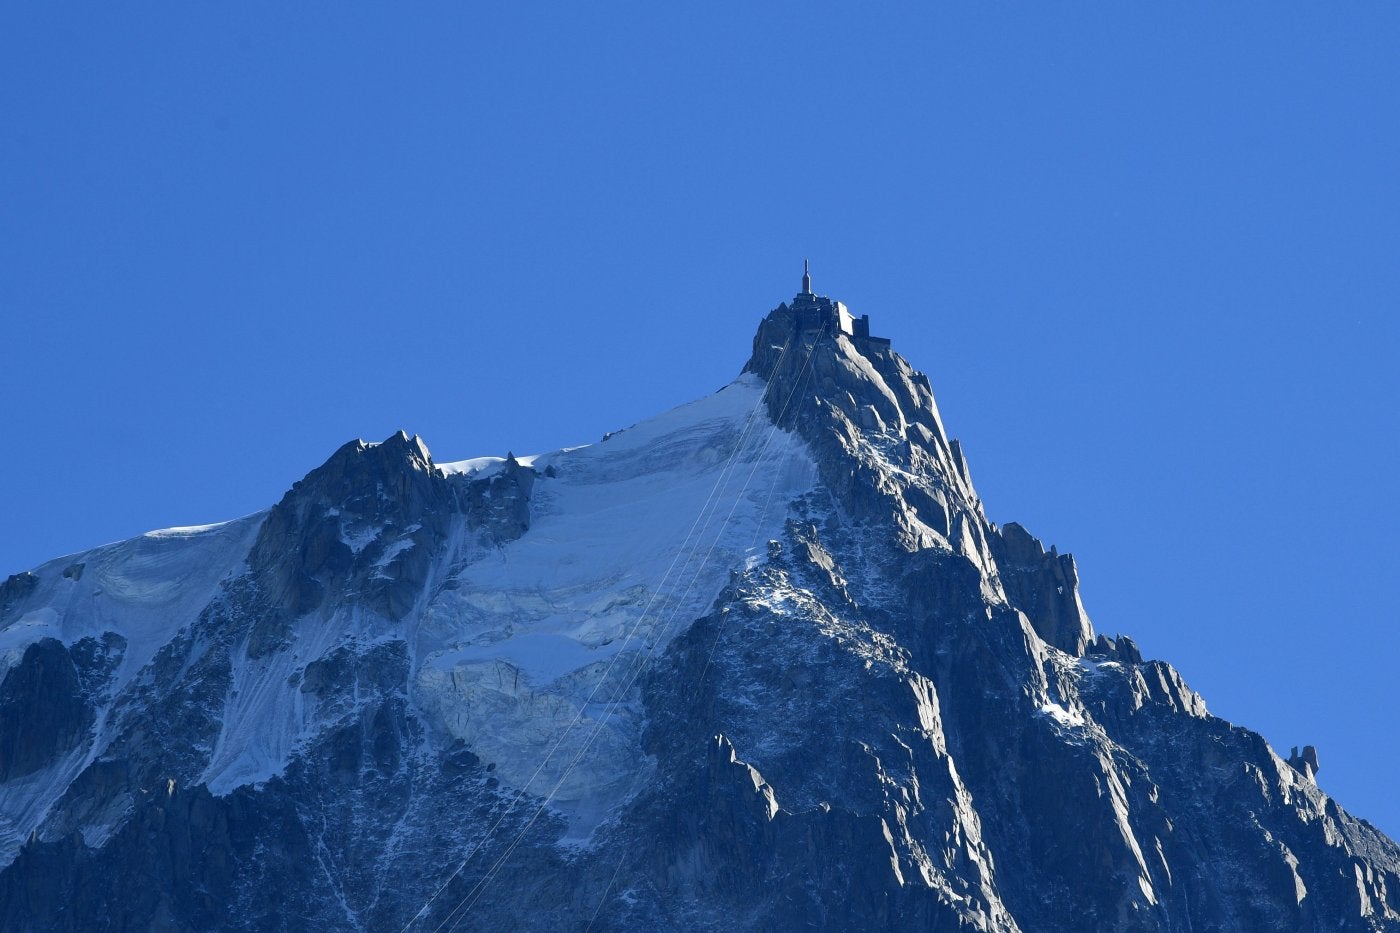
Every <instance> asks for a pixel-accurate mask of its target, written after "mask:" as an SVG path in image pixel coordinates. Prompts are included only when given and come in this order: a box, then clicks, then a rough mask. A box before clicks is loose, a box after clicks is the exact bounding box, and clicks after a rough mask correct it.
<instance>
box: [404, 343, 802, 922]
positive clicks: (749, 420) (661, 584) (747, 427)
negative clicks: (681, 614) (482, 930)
mask: <svg viewBox="0 0 1400 933" xmlns="http://www.w3.org/2000/svg"><path fill="white" fill-rule="evenodd" d="M791 345H792V338H789V339H788V341H787V342H786V343H784V344H783V348H782V351H781V352H780V353H779V354H778V361H777V363H775V364H774V368H775V371H776V368H777V366H780V365H781V364H782V361H783V358H784V357H786V356H787V352H788V349H789V348H790V347H791ZM768 389H769V387H768V386H764V390H763V392H761V393H760V394H759V397H758V401H756V402H755V403H754V406H753V408H752V409H750V411H749V413H748V415H747V417H746V418H745V419H744V424H743V427H742V429H741V430H740V432H739V438H738V440H737V441H736V442H735V447H734V450H733V451H731V452H730V455H729V457H728V459H727V460H726V461H725V465H724V467H723V468H722V469H721V470H720V473H719V476H717V477H716V479H715V482H714V485H712V486H711V487H710V492H709V495H708V496H706V498H705V502H704V504H703V505H701V507H700V511H699V512H698V513H697V514H696V516H695V520H694V521H693V522H691V525H690V529H689V530H688V531H687V532H686V534H685V537H684V538H683V539H682V540H681V543H680V545H679V547H678V548H677V550H676V554H675V556H674V557H672V558H671V563H670V565H669V566H667V568H666V572H665V573H664V574H663V575H662V577H661V580H660V581H658V583H657V586H656V589H654V590H653V591H652V593H651V597H650V598H649V599H648V600H647V603H646V606H645V607H644V608H643V609H642V614H641V615H640V616H638V618H637V621H636V622H634V623H633V624H632V626H631V627H630V629H629V630H628V632H627V634H626V636H625V637H624V638H623V642H622V647H621V648H619V649H618V651H617V652H616V653H615V654H614V655H613V657H612V658H611V659H610V660H609V662H608V666H607V667H606V668H605V669H604V671H603V674H602V676H601V677H599V679H598V682H597V683H596V684H595V685H594V687H593V690H592V691H591V692H590V693H589V695H588V697H587V699H585V700H584V702H583V704H582V705H581V706H580V707H579V709H578V711H577V712H576V713H575V714H574V718H573V720H572V721H571V722H570V723H569V725H568V726H566V727H565V729H564V731H563V732H562V733H560V735H559V738H558V739H556V740H555V742H554V744H553V746H551V748H550V749H549V752H548V753H547V754H546V755H545V757H544V760H543V761H541V762H540V764H539V766H538V767H536V768H535V771H534V773H533V774H531V775H530V778H529V780H527V781H526V782H525V783H524V784H523V785H522V786H521V787H520V789H519V790H518V791H517V792H516V795H515V797H514V799H512V800H511V802H510V804H509V805H508V806H507V807H506V809H505V810H504V811H503V812H502V813H501V815H500V816H499V817H497V819H496V821H495V822H494V823H493V824H492V825H491V827H490V828H489V829H488V830H487V831H486V833H485V835H483V836H482V838H481V839H480V840H478V842H477V844H476V845H475V846H473V847H472V849H471V851H470V852H468V853H467V855H466V857H464V858H463V859H462V861H461V862H460V863H458V865H457V867H456V868H455V869H454V870H453V872H452V873H451V874H450V875H448V877H447V880H446V881H444V882H443V883H442V884H441V885H439V886H438V888H437V890H436V891H434V892H433V894H432V896H431V897H429V898H428V900H427V901H426V902H425V903H424V904H423V906H422V907H420V908H419V909H418V911H417V912H416V913H415V914H414V915H413V916H412V917H410V918H409V921H408V923H406V924H404V926H403V930H402V931H400V933H407V931H408V929H409V928H410V927H412V926H413V924H414V923H416V922H417V921H418V920H419V919H420V918H421V917H423V916H424V915H425V913H426V912H427V911H428V909H429V908H430V907H431V906H432V905H433V903H434V902H436V901H437V899H438V898H439V897H440V896H441V895H442V892H443V891H445V890H447V886H448V885H449V884H451V883H452V881H453V880H454V879H455V878H456V877H457V876H458V875H459V874H461V873H462V871H463V869H465V868H466V866H467V864H468V863H469V862H470V861H471V860H472V858H473V857H474V856H475V855H476V853H477V852H478V851H480V850H481V848H482V847H483V846H484V845H485V844H486V843H487V842H488V841H489V840H490V838H491V836H492V835H493V834H494V833H495V831H496V830H497V829H498V828H499V827H500V825H501V823H503V822H504V821H505V819H506V818H507V817H508V816H510V814H511V813H512V812H513V811H514V810H515V807H516V806H517V805H518V804H519V803H520V801H521V800H522V799H523V798H524V796H525V794H526V793H527V792H528V791H529V788H530V786H531V785H532V784H533V783H534V782H535V780H536V778H538V777H539V776H540V774H541V772H543V770H544V768H545V767H546V766H547V765H548V764H549V762H550V761H551V760H552V759H553V757H554V755H555V753H556V752H557V751H558V750H559V748H560V746H561V745H562V744H563V743H564V741H565V740H566V739H567V738H568V736H569V734H570V733H571V732H572V731H573V729H574V727H575V726H577V725H578V723H579V722H580V721H581V720H582V718H583V715H584V712H585V711H586V710H587V709H588V707H589V706H590V705H591V704H592V703H593V700H594V698H595V697H596V696H597V694H598V691H599V690H600V689H602V686H603V684H604V683H606V682H607V679H608V676H609V675H610V674H611V673H612V670H613V667H614V665H616V664H617V662H618V660H619V658H621V657H622V655H623V653H624V652H625V651H626V648H627V645H628V644H630V643H631V641H632V639H633V637H635V636H636V634H637V632H638V631H640V629H641V627H642V624H643V623H644V622H645V621H646V619H647V616H648V615H649V614H650V613H651V607H652V605H653V604H654V603H655V602H656V600H657V599H658V597H659V596H660V594H661V592H662V591H663V590H664V589H665V586H666V582H667V581H668V580H669V579H670V577H671V573H672V571H674V570H675V567H676V562H677V561H679V560H680V557H681V554H682V553H685V551H686V549H687V548H688V547H689V546H690V542H691V538H692V537H694V536H695V534H696V529H697V528H700V534H701V535H703V534H704V531H705V530H706V529H708V527H709V520H710V519H713V517H714V513H713V512H711V514H710V519H706V521H705V523H704V525H703V527H702V526H701V519H702V518H704V517H705V513H706V512H707V511H710V506H711V504H712V503H714V502H715V501H716V500H715V494H716V493H717V492H718V490H719V489H720V487H721V485H722V484H723V483H724V482H725V481H726V479H727V477H728V474H729V472H730V470H731V469H732V467H733V465H734V463H735V462H736V458H737V457H738V455H739V453H740V452H741V451H742V450H743V448H744V446H745V444H746V442H747V439H748V435H749V433H750V431H751V430H752V429H753V425H754V424H756V423H757V422H756V419H755V417H754V416H755V415H757V414H758V410H759V408H760V407H761V406H762V405H763V403H764V401H765V399H766V398H767V396H768ZM697 542H698V539H697ZM693 557H694V553H693V552H692V553H691V555H690V557H687V558H686V561H685V563H684V564H682V565H681V573H682V574H684V572H685V568H686V567H688V566H689V564H690V560H691V558H693ZM702 566H703V565H702ZM687 592H689V590H688V589H687ZM589 744H591V743H589ZM556 789H557V788H556ZM530 822H531V823H533V822H534V820H533V818H532V819H531V821H530ZM529 825H530V824H527V828H528V826H529ZM512 848H513V846H512ZM452 913H456V909H454V910H453V911H452ZM448 916H449V917H450V916H451V914H449V915H448ZM441 928H442V924H441V923H440V924H439V925H438V926H437V927H436V928H435V929H434V933H436V931H437V930H440V929H441Z"/></svg>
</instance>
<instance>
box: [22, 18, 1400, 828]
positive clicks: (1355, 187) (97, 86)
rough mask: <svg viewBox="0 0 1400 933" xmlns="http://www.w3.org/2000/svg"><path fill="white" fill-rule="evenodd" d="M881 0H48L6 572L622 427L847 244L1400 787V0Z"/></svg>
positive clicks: (994, 476) (1311, 717)
mask: <svg viewBox="0 0 1400 933" xmlns="http://www.w3.org/2000/svg"><path fill="white" fill-rule="evenodd" d="M856 6H857V5H855V4H839V5H837V4H830V5H827V4H808V3H803V4H796V3H792V4H787V3H769V4H736V5H727V6H720V5H715V4H698V5H697V4H690V5H684V6H682V5H677V4H657V3H633V4H608V3H604V4H550V5H547V7H548V8H546V5H534V4H457V3H453V4H444V5H432V4H413V5H410V6H404V5H397V6H390V7H384V8H381V9H372V8H368V7H361V6H357V5H354V4H327V3H313V4H294V5H288V4H281V3H278V4H265V5H264V4H257V3H239V4H224V5H215V4H203V3H201V4H187V3H182V4H171V5H169V6H166V7H164V8H161V7H160V6H159V5H158V4H138V5H111V4H102V5H92V6H90V7H86V8H83V7H80V6H78V5H58V4H7V5H5V6H4V7H3V8H2V9H0V114H3V118H0V405H3V409H0V411H3V418H4V421H3V424H4V430H3V432H0V574H8V573H12V572H16V571H18V570H21V569H24V568H27V567H30V566H33V565H35V564H37V563H39V562H41V561H43V560H46V559H48V558H51V557H55V556H58V555H60V554H63V553H67V552H71V551H76V550H80V549H83V548H87V547H91V546H93V545H97V544H100V543H103V542H106V541H110V540H113V539H119V538H123V537H128V536H131V535H134V534H137V533H140V532H142V531H144V530H147V529H149V528H155V527H161V526H167V525H183V524H196V523H204V522H212V521H218V520H221V519H227V518H232V517H235V516H238V515H242V514H246V513H249V512H252V511H255V510H258V509H261V508H264V507H266V506H267V505H269V504H271V503H272V502H274V501H276V500H277V499H278V498H279V497H280V496H281V494H282V492H283V491H284V490H285V489H286V487H288V486H289V485H290V484H291V483H292V482H293V481H295V480H296V479H298V478H300V477H301V476H302V475H303V474H304V473H305V472H306V471H307V470H309V469H311V468H312V467H314V466H316V465H317V464H318V463H320V462H321V461H323V460H324V459H325V458H326V457H327V456H328V455H329V454H330V453H331V452H332V451H333V450H334V449H335V448H336V447H337V446H338V445H340V444H341V443H343V442H344V441H346V440H349V439H352V438H355V437H364V438H367V439H371V440H376V439H382V438H383V437H385V436H387V435H388V434H390V433H392V432H393V431H394V430H396V429H398V428H400V427H403V428H405V429H407V430H408V431H410V432H414V433H419V434H421V435H422V436H423V437H424V438H425V440H426V441H427V442H428V444H429V446H430V447H431V448H432V450H433V451H434V453H435V454H436V455H437V456H438V458H439V459H459V458H463V457H468V456H477V455H486V454H504V453H505V452H506V451H507V450H513V451H515V452H516V453H526V452H537V451H541V450H546V449H552V448H555V447H559V446H563V445H567V444H579V443H587V442H590V441H594V440H596V439H597V438H598V437H599V436H600V435H601V434H602V433H603V432H604V431H607V430H611V429H614V428H617V427H621V426H625V425H627V424H630V423H632V422H634V421H636V420H638V419H640V418H642V417H645V416H647V415H650V414H653V413H655V412H657V411H660V410H662V409H665V408H668V407H670V406H671V405H674V404H677V403H679V402H682V401H685V400H687V399H690V398H693V397H695V396H698V395H701V394H704V393H707V392H710V391H713V390H714V389H716V388H717V387H718V386H720V385H722V384H724V383H725V382H727V381H728V380H729V379H731V378H732V377H733V376H734V375H735V374H736V373H737V371H738V369H739V368H740V366H741V365H742V364H743V362H744V360H745V359H746V358H747V355H748V351H749V342H750V339H751V337H752V334H753V330H754V327H755V325H756V324H757V322H758V320H759V318H760V317H761V316H762V315H763V314H764V313H765V312H766V311H767V310H768V309H769V308H771V307H773V306H774V305H776V304H777V303H778V302H779V301H781V300H784V299H787V298H788V297H790V296H791V295H792V293H793V292H794V291H796V288H797V285H798V281H799V277H800V272H801V264H802V259H803V257H804V256H810V257H811V259H812V263H813V275H814V279H815V285H816V290H817V291H818V292H821V293H825V294H829V295H832V296H833V297H837V298H840V299H842V300H844V301H846V302H847V303H848V304H849V305H850V306H851V307H852V308H853V309H854V310H855V311H856V313H858V314H859V313H868V314H870V315H871V318H872V321H873V324H874V329H875V331H876V333H879V334H883V335H886V336H889V337H891V338H892V339H893V340H894V345H895V347H896V349H898V350H899V351H901V352H902V353H904V354H905V356H907V357H908V358H909V359H910V361H911V362H912V363H913V364H914V365H915V366H916V367H918V368H920V369H923V370H925V371H926V372H928V374H929V376H930V378H931V380H932V383H933V387H934V390H935V392H936V394H937V396H938V398H939V401H940V404H941V406H942V409H943V414H944V417H945V420H946V423H947V425H948V427H949V429H950V431H951V432H952V433H953V434H954V435H955V436H957V437H960V438H961V439H962V440H963V442H964V444H965V446H966V449H967V451H968V455H969V459H970V461H971V464H972V471H973V478H974V481H975V482H976V483H977V485H978V488H979V490H980V492H981V493H982V495H983V497H984V499H985V500H986V501H987V504H988V511H989V514H990V515H991V517H992V518H993V520H995V521H998V522H1006V521H1011V520H1017V521H1021V522H1022V523H1023V524H1025V525H1027V526H1028V527H1029V528H1030V529H1031V530H1032V531H1033V532H1034V533H1036V534H1037V535H1039V536H1041V537H1042V538H1043V539H1044V540H1045V541H1046V543H1047V544H1049V543H1054V544H1056V545H1058V546H1059V547H1060V548H1061V549H1063V550H1069V551H1071V552H1073V553H1075V554H1076V555H1077V557H1078V560H1079V565H1080V571H1081V575H1082V578H1083V583H1084V599H1085V603H1086V605H1087V606H1088V608H1089V611H1090V614H1091V615H1092V616H1093V617H1094V619H1095V622H1096V624H1097V625H1098V627H1099V628H1100V629H1101V630H1104V631H1107V632H1109V633H1113V632H1118V631H1122V632H1127V633H1129V634H1132V635H1134V636H1135V637H1136V638H1137V639H1138V641H1139V643H1140V645H1141V646H1142V648H1143V650H1144V652H1145V653H1146V654H1147V655H1149V656H1154V657H1161V658H1165V659H1167V660H1170V661H1171V662H1173V663H1174V664H1176V665H1177V667H1178V668H1180V670H1181V671H1182V672H1183V673H1184V674H1185V676H1186V678H1187V679H1188V681H1189V682H1190V683H1191V684H1192V685H1193V686H1194V687H1196V688H1197V689H1198V690H1200V691H1201V692H1202V693H1203V694H1204V695H1205V697H1206V700H1207V702H1208V703H1209V704H1210V706H1211V708H1212V710H1214V711H1215V712H1217V713H1219V714H1221V715H1224V716H1226V717H1228V718H1230V719H1233V720H1235V721H1236V722H1239V723H1242V724H1245V725H1248V726H1251V727H1253V728H1256V729H1258V730H1260V731H1262V732H1263V733H1264V735H1265V736H1266V737H1267V738H1268V739H1269V740H1270V741H1271V742H1272V743H1274V745H1275V747H1276V748H1277V749H1279V750H1280V751H1281V752H1283V753H1284V754H1287V751H1288V746H1290V745H1292V744H1302V743H1314V744H1316V745H1317V746H1318V749H1319V752H1320V756H1321V764H1322V771H1321V783H1322V785H1323V787H1324V788H1326V789H1327V790H1329V791H1331V792H1332V793H1334V794H1335V795H1336V796H1337V797H1338V798H1339V800H1340V801H1341V802H1342V803H1343V804H1344V805H1345V806H1347V807H1348V808H1350V809H1351V810H1353V812H1355V813H1357V814H1358V815H1361V816H1364V817H1367V818H1369V819H1371V820H1372V821H1373V822H1375V823H1377V824H1378V825H1379V826H1381V827H1382V828H1384V829H1386V830H1388V831H1389V832H1390V833H1392V834H1400V800H1397V799H1396V798H1395V796H1394V794H1393V789H1394V788H1395V787H1396V786H1398V785H1400V737H1397V726H1400V705H1397V676H1396V674H1397V658H1400V624H1397V623H1400V610H1397V606H1400V573H1397V569H1396V557H1395V554H1394V550H1395V537H1396V533H1397V529H1400V496H1398V495H1397V492H1396V485H1395V479H1394V477H1395V472H1396V462H1397V453H1400V449H1398V448H1400V407H1398V403H1400V322H1397V316H1400V315H1398V312H1400V307H1397V298H1398V297H1400V65H1397V60H1398V59H1397V54H1396V50H1397V49H1400V6H1397V5H1395V4H1380V3H1372V4H1364V3H1363V4H1346V5H1325V6H1324V5H1321V4H1288V3H1281V4H1263V3H1235V4H1216V3H1198V4H1192V3H1187V4H1171V5H1161V4H1155V5H1148V4H1109V3H1095V4H1087V3H1079V4H1054V5H1049V4H1020V5H1012V4H1005V3H997V4H990V3H979V4H965V5H963V8H962V9H961V10H954V9H953V8H951V6H949V5H941V4H940V5H935V4H883V5H878V6H869V5H860V6H861V7H862V8H863V9H862V10H860V11H857V10H856V9H855V7H856ZM760 8H761V9H760Z"/></svg>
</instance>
